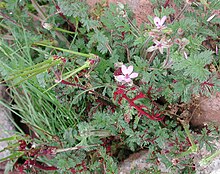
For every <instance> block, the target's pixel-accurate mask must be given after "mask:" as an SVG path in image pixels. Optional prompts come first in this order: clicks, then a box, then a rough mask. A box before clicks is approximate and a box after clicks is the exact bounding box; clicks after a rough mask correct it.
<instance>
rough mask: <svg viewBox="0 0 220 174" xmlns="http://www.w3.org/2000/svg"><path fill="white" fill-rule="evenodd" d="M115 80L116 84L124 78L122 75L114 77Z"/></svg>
mask: <svg viewBox="0 0 220 174" xmlns="http://www.w3.org/2000/svg"><path fill="white" fill-rule="evenodd" d="M115 79H116V80H117V81H118V82H122V81H124V80H125V76H124V75H119V76H115Z"/></svg>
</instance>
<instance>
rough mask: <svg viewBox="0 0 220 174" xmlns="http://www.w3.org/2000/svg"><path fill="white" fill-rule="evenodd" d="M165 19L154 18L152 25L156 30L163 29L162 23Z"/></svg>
mask: <svg viewBox="0 0 220 174" xmlns="http://www.w3.org/2000/svg"><path fill="white" fill-rule="evenodd" d="M166 19H167V17H166V16H163V17H162V18H161V19H160V18H158V17H154V24H155V25H156V26H157V29H162V28H165V25H164V22H165V20H166Z"/></svg>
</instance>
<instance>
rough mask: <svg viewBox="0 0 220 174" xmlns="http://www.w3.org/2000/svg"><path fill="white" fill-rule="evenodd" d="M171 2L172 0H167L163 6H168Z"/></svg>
mask: <svg viewBox="0 0 220 174" xmlns="http://www.w3.org/2000/svg"><path fill="white" fill-rule="evenodd" d="M169 3H170V0H166V2H165V3H164V5H163V7H164V8H167V6H168V5H169Z"/></svg>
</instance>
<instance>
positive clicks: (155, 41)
mask: <svg viewBox="0 0 220 174" xmlns="http://www.w3.org/2000/svg"><path fill="white" fill-rule="evenodd" d="M153 41H154V43H155V44H156V45H159V44H161V42H160V41H158V40H153Z"/></svg>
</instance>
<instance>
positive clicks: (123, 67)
mask: <svg viewBox="0 0 220 174" xmlns="http://www.w3.org/2000/svg"><path fill="white" fill-rule="evenodd" d="M127 71H128V68H127V67H126V66H125V65H122V66H121V72H122V73H123V74H124V75H126V74H127V73H126V72H127Z"/></svg>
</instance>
